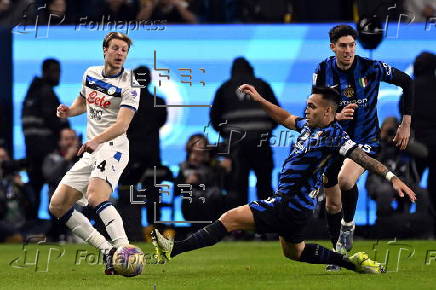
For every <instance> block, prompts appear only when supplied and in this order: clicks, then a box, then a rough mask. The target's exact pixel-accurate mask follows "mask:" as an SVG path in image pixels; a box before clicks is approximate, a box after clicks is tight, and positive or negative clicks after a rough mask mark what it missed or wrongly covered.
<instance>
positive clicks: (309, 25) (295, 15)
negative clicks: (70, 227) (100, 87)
mask: <svg viewBox="0 0 436 290" xmlns="http://www.w3.org/2000/svg"><path fill="white" fill-rule="evenodd" d="M58 2H62V3H65V4H66V10H65V6H64V10H63V11H61V12H59V13H58V14H56V15H57V16H56V17H58V18H56V19H55V18H53V22H52V24H51V25H50V23H48V24H47V23H42V22H41V23H40V24H39V25H38V26H35V20H36V18H35V15H38V13H39V12H38V11H36V12H35V11H34V10H35V8H37V7H41V6H40V5H43V4H44V2H43V1H36V2H33V1H4V0H0V3H2V5H3V6H0V7H2V10H1V14H0V23H1V25H2V27H3V28H2V30H1V34H0V42H1V47H0V53H1V55H0V57H1V59H2V66H1V68H0V70H1V74H2V78H1V85H0V90H1V94H0V99H1V107H2V108H1V110H2V111H1V114H2V117H1V118H2V119H1V120H2V122H1V124H0V127H1V136H0V138H2V139H3V140H4V142H5V144H6V146H7V147H9V148H10V149H11V150H10V151H13V157H14V158H16V159H19V158H25V157H26V156H25V147H24V137H23V133H22V128H21V121H20V116H21V108H22V103H23V100H24V97H25V94H26V90H27V88H28V86H29V84H30V82H31V80H32V78H33V77H34V76H36V75H39V74H40V67H41V63H42V61H43V60H44V59H46V58H56V59H58V60H59V61H60V62H61V67H62V74H61V81H60V85H59V86H58V87H56V88H55V91H56V94H57V95H58V96H59V98H60V100H61V102H62V103H65V104H71V103H72V101H73V100H74V98H75V97H76V96H77V95H78V92H79V90H80V87H81V76H82V73H83V71H84V70H85V69H86V68H87V67H88V66H91V65H99V64H101V63H102V55H101V41H102V39H103V37H104V35H105V34H106V33H107V32H108V31H120V32H126V27H122V28H119V29H107V28H106V29H102V27H98V26H97V27H96V26H90V25H88V26H80V25H78V23H79V22H80V21H78V20H77V19H80V17H84V16H87V15H90V19H99V15H98V12H97V11H99V10H98V9H97V8H95V9H94V8H93V7H100V6H104V5H106V6H107V5H109V4H111V3H112V2H117V1H100V2H99V1H96V0H93V1H86V3H87V4H88V5H87V4H86V3H85V1H48V3H47V4H48V5H52V4H53V3H55V4H59V3H58ZM119 2H122V3H123V5H130V7H142V6H141V5H143V4H144V3H145V2H147V1H119ZM188 2H189V1H188ZM196 2H198V3H202V4H205V3H209V4H211V3H217V2H218V1H191V3H189V4H188V3H187V5H192V7H197V9H198V10H195V9H193V12H195V13H196V14H197V15H196V16H197V21H196V22H197V24H186V23H171V21H169V22H163V23H160V24H159V25H157V26H158V27H157V29H144V26H143V27H142V29H141V28H138V29H133V30H131V31H129V36H130V37H131V38H132V39H133V40H134V46H133V47H132V48H131V51H130V54H129V57H128V60H127V62H126V65H125V66H126V67H127V68H134V67H137V66H139V65H147V66H149V67H151V68H152V67H153V62H154V57H153V54H154V51H156V55H157V57H156V61H157V66H158V67H160V68H168V69H170V80H165V81H164V82H163V85H162V86H160V87H159V86H158V81H159V76H158V74H157V72H156V71H153V85H154V86H156V87H157V93H158V95H160V96H163V97H164V99H165V100H166V102H167V104H170V105H199V104H201V105H210V104H211V103H212V100H213V97H214V94H215V91H216V90H217V88H218V87H219V86H220V84H222V83H223V82H224V81H225V80H227V79H228V78H229V74H230V68H231V62H232V60H233V59H234V58H236V57H238V56H244V57H245V58H247V59H248V60H249V61H250V62H251V64H252V65H253V67H254V69H255V72H256V75H257V76H258V77H260V78H263V79H264V80H266V81H267V82H268V83H270V84H271V86H272V88H273V91H274V93H275V95H276V96H277V98H278V101H279V103H280V104H281V106H282V107H284V108H285V109H286V110H288V111H290V112H293V113H296V114H301V113H302V112H303V109H304V106H305V100H306V98H307V96H308V94H309V92H310V87H311V81H312V73H313V71H314V69H315V67H316V65H317V63H318V62H320V61H321V60H323V59H324V58H326V57H328V56H330V55H331V51H330V49H329V46H328V45H329V41H328V31H329V29H330V28H331V27H332V26H333V25H335V24H337V23H349V24H352V25H354V24H353V21H358V20H359V18H362V17H364V16H365V14H368V12H374V13H375V14H376V16H377V18H378V20H379V21H380V23H381V25H382V29H384V30H383V32H382V34H383V35H384V39H383V41H382V43H381V44H380V45H379V47H378V48H377V49H374V50H372V51H369V50H365V49H363V48H362V47H361V46H360V45H359V46H358V48H357V52H356V53H357V54H359V55H361V56H365V57H370V58H374V59H377V60H382V61H384V62H386V63H388V64H390V65H392V66H395V67H397V68H398V69H400V70H402V71H405V72H406V73H408V74H409V75H411V76H412V75H413V61H414V59H415V57H416V56H417V55H418V54H419V53H421V52H422V51H424V50H426V51H431V52H435V48H436V37H435V31H436V28H435V25H434V22H435V21H434V19H433V18H431V17H430V18H429V17H427V18H425V17H424V18H422V17H421V22H418V21H417V20H419V19H418V18H417V19H416V20H413V19H411V18H410V17H409V18H407V17H403V18H399V16H400V15H401V14H402V13H406V12H407V11H410V9H411V8H409V6H407V5H406V4H408V3H406V4H405V3H403V1H385V2H383V1H339V0H338V1H328V2H329V3H328V4H327V3H326V2H327V1H308V2H311V4H310V5H308V4H305V1H284V0H283V1H277V3H275V1H274V3H275V4H277V7H269V8H268V9H267V8H266V7H268V5H266V4H265V2H267V1H252V2H251V3H250V1H227V2H228V3H237V4H238V5H236V6H234V7H237V9H236V8H235V9H234V10H225V8H224V9H223V10H222V11H221V10H217V11H214V12H215V13H214V15H215V14H216V15H215V16H211V15H212V13H210V12H211V11H212V10H206V9H205V8H201V9H200V8H198V7H203V6H202V5H200V4H198V3H196ZM404 2H407V1H404ZM411 2H414V1H411ZM194 4H196V5H197V4H198V5H197V6H195V5H194ZM394 4H398V5H397V6H396V8H395V9H389V7H392V5H394ZM29 5H31V8H28V7H29ZM32 5H33V6H32ZM253 5H254V6H255V7H257V10H256V9H254V10H250V9H251V8H252V7H254V6H253ZM256 5H257V6H256ZM262 5H263V6H262ZM432 5H433V4H432ZM270 6H274V5H270ZM308 6H310V7H312V8H313V7H316V9H312V8H310V9H309V7H308ZM49 7H51V6H49ZM61 7H62V5H61ZM220 7H221V6H220ZM433 7H434V6H433ZM221 8H222V7H221ZM26 9H27V10H26ZM136 9H137V10H136V11H137V12H138V11H139V12H140V11H141V10H140V9H142V8H136ZM202 9H203V10H202ZM210 9H211V8H210ZM259 9H260V10H259ZM407 9H409V10H407ZM30 10H32V11H33V12H34V13H33V14H32V13H31V12H29V11H30ZM270 10H272V12H271V11H270ZM26 11H27V12H26ZM220 11H221V12H222V13H221V14H220ZM229 11H230V12H231V13H230V12H229ZM253 11H257V12H253ZM259 11H261V12H259ZM207 12H209V13H207ZM262 12H265V13H262ZM23 13H24V14H23ZM26 13H27V14H26ZM35 13H36V14H35ZM62 13H63V14H65V15H66V16H67V17H66V18H65V20H66V21H64V22H63V23H62V25H59V22H60V21H59V19H60V18H59V15H63V14H62ZM87 13H88V14H87ZM201 13H203V14H201ZM223 13H224V14H223ZM250 13H251V14H250ZM431 13H433V14H432V15H433V16H434V15H435V12H434V10H433V12H431ZM406 14H407V13H406ZM23 15H27V16H26V17H25V18H24V17H23ZM217 15H218V16H219V17H218V16H217ZM223 15H224V16H223ZM229 15H230V16H232V17H230V16H229ZM32 17H33V18H32ZM92 17H94V18H92ZM118 17H121V16H118ZM214 17H215V18H214ZM386 17H388V18H386ZM133 18H135V17H133ZM41 19H42V17H41V18H40V20H41ZM119 19H122V18H119ZM227 19H230V20H227ZM386 19H387V20H389V21H386V22H385V20H386ZM422 19H424V20H422ZM45 20H46V21H47V19H45ZM55 20H56V21H55ZM123 20H130V18H126V19H123ZM398 20H400V21H398ZM411 20H413V21H411ZM41 21H42V20H41ZM53 23H55V24H54V25H53ZM64 24H67V25H64ZM152 26H153V25H152ZM155 28H156V27H155ZM379 32H380V31H379ZM178 68H191V69H192V70H193V78H192V81H193V84H192V86H188V85H186V84H181V83H180V81H181V80H182V79H181V76H180V74H179V73H178V72H177V69H178ZM200 68H204V69H205V70H206V71H205V73H201V72H200V71H199V69H200ZM200 81H204V82H205V85H204V86H203V85H201V84H200ZM430 93H432V94H434V92H430ZM400 95H401V89H400V88H397V87H395V86H390V85H388V84H385V83H383V84H382V86H381V88H380V94H379V101H378V114H379V120H380V121H382V120H384V119H385V117H388V116H396V117H399V112H398V101H399V98H400ZM168 112H169V117H168V121H167V123H166V124H165V125H164V127H162V129H161V150H162V153H161V157H162V163H163V164H164V165H167V166H169V168H170V169H171V171H173V172H174V174H176V173H177V171H178V164H179V163H180V162H182V161H183V159H184V156H185V142H186V140H187V138H188V136H190V135H192V134H193V133H198V132H204V133H205V134H207V136H208V138H209V139H210V140H211V142H214V140H218V134H217V133H216V132H215V131H214V130H213V129H212V128H211V127H210V126H208V123H209V108H193V107H179V108H178V107H171V108H168ZM85 122H86V119H85V117H84V116H80V117H76V118H73V119H72V120H71V125H72V127H73V129H75V130H77V131H78V132H79V133H81V134H84V132H85ZM280 131H283V128H280V127H279V128H277V129H276V130H275V131H274V133H273V135H275V136H279V135H280ZM285 144H286V146H283V144H282V146H279V147H275V148H273V152H274V164H275V167H274V171H273V186H274V187H276V186H277V174H278V171H279V170H280V168H281V164H282V162H283V160H284V158H285V157H286V156H287V154H288V152H289V144H290V142H286V143H285ZM23 177H24V181H26V177H25V173H23ZM365 179H366V175H364V176H362V178H361V179H360V181H359V184H358V186H359V191H360V198H359V203H358V208H357V213H356V218H355V221H356V224H357V225H360V226H370V225H372V224H374V221H375V202H374V201H372V200H369V199H368V197H367V194H366V191H365V187H364V182H365ZM422 180H423V181H422V183H421V185H422V186H423V187H426V184H425V180H426V178H425V174H424V178H422ZM254 186H255V176H254V175H253V174H252V175H251V177H250V200H253V199H255V188H254ZM46 191H47V188H45V189H44V190H43V192H42V193H41V194H42V195H41V196H42V202H41V206H40V209H39V218H41V219H48V218H49V216H48V212H47V205H48V198H47V194H46ZM144 210H145V209H144ZM170 210H171V209H170V208H164V209H163V212H162V214H163V216H162V219H163V220H169V219H170V216H171V215H170ZM175 210H176V214H175V217H176V220H183V216H182V214H181V213H180V197H179V198H176V201H175ZM414 210H415V209H414V207H412V208H411V212H413V211H414ZM143 217H145V215H143ZM142 224H143V225H144V226H146V221H145V218H144V220H143V221H142ZM182 226H186V224H182Z"/></svg>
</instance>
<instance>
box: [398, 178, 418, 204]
mask: <svg viewBox="0 0 436 290" xmlns="http://www.w3.org/2000/svg"><path fill="white" fill-rule="evenodd" d="M392 187H393V188H394V190H395V191H396V192H397V193H398V195H399V196H400V197H404V196H405V195H407V197H408V198H409V199H410V201H411V202H415V200H416V194H415V193H414V192H413V190H411V189H410V188H409V187H408V186H407V185H406V184H404V182H402V181H401V180H400V179H399V178H398V177H396V176H395V177H393V178H392Z"/></svg>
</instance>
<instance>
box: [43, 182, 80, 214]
mask: <svg viewBox="0 0 436 290" xmlns="http://www.w3.org/2000/svg"><path fill="white" fill-rule="evenodd" d="M82 197H83V194H82V193H81V192H80V191H78V190H77V189H74V188H72V187H71V186H69V185H66V184H62V183H61V184H59V185H58V187H57V188H56V190H55V192H54V193H53V196H52V198H51V200H50V205H49V210H50V212H51V213H52V214H53V215H54V216H56V217H58V218H59V217H61V216H63V215H64V214H65V213H66V212H67V211H68V210H69V209H70V208H71V207H72V206H73V205H74V203H75V202H76V201H78V200H79V199H81V198H82Z"/></svg>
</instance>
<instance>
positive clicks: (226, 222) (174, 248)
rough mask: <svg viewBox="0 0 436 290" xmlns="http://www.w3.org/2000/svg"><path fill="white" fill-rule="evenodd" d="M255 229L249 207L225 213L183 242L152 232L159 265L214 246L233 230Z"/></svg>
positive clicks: (245, 206) (240, 207)
mask: <svg viewBox="0 0 436 290" xmlns="http://www.w3.org/2000/svg"><path fill="white" fill-rule="evenodd" d="M250 229H254V218H253V213H252V212H251V210H250V207H249V206H248V205H244V206H239V207H237V208H234V209H231V210H229V211H228V212H225V213H224V214H223V215H222V216H221V217H220V218H219V219H218V220H217V221H215V222H214V223H212V224H210V225H207V226H205V227H204V228H202V229H199V230H198V231H196V232H195V233H193V234H192V235H190V236H189V237H188V238H186V239H185V240H182V241H175V242H174V241H171V240H168V239H166V238H165V237H164V236H162V235H161V234H160V233H159V231H158V230H154V231H153V232H152V238H153V245H154V246H155V250H156V255H157V260H158V263H165V262H167V261H169V260H170V259H171V258H173V257H175V256H176V255H178V254H181V253H183V252H189V251H192V250H196V249H200V248H204V247H208V246H213V245H215V244H216V243H218V242H219V241H221V240H222V239H223V238H224V237H225V236H226V235H227V233H228V232H230V231H233V230H250Z"/></svg>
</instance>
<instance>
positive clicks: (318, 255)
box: [300, 244, 356, 270]
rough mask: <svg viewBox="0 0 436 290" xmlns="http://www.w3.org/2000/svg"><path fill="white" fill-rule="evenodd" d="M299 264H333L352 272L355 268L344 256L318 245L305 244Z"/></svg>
mask: <svg viewBox="0 0 436 290" xmlns="http://www.w3.org/2000/svg"><path fill="white" fill-rule="evenodd" d="M300 262H306V263H309V264H333V265H338V266H340V267H343V268H345V269H348V270H354V269H355V268H356V267H355V266H354V264H353V263H351V262H350V260H348V258H347V257H345V256H344V255H342V254H340V253H336V252H333V251H331V250H329V249H327V248H324V247H323V246H321V245H318V244H306V246H305V247H304V250H303V253H301V257H300Z"/></svg>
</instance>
